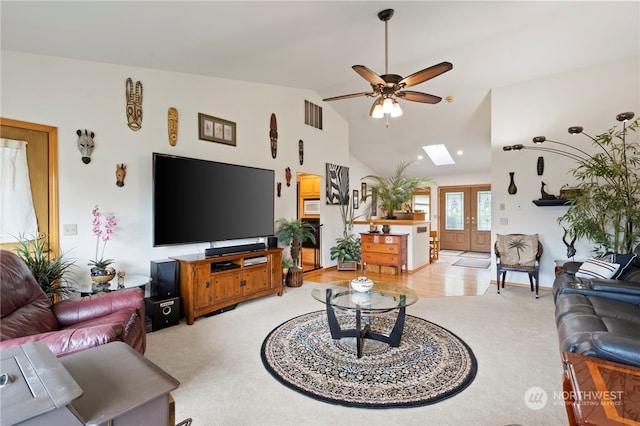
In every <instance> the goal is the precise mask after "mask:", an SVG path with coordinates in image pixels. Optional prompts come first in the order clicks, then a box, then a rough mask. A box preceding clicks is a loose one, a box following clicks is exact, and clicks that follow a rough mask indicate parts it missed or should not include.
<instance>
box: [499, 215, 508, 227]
mask: <svg viewBox="0 0 640 426" xmlns="http://www.w3.org/2000/svg"><path fill="white" fill-rule="evenodd" d="M508 224H509V219H508V218H506V217H501V218H500V225H508Z"/></svg>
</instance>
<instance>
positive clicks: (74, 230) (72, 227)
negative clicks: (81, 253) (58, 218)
mask: <svg viewBox="0 0 640 426" xmlns="http://www.w3.org/2000/svg"><path fill="white" fill-rule="evenodd" d="M62 234H63V235H64V236H65V237H69V236H72V235H78V225H76V224H75V223H74V224H69V225H62Z"/></svg>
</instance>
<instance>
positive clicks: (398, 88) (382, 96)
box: [323, 9, 453, 118]
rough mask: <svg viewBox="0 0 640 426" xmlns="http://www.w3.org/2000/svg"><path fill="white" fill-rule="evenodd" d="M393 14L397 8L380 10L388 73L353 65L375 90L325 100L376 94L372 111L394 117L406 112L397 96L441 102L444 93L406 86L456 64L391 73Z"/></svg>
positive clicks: (445, 63)
mask: <svg viewBox="0 0 640 426" xmlns="http://www.w3.org/2000/svg"><path fill="white" fill-rule="evenodd" d="M392 16H393V9H385V10H383V11H381V12H379V13H378V18H379V19H380V20H381V21H383V22H384V72H385V73H384V74H383V75H378V74H376V73H374V72H373V71H371V70H370V69H369V68H367V67H365V66H364V65H354V66H352V67H351V68H353V70H354V71H355V72H357V73H358V74H360V76H361V77H362V78H364V79H365V80H367V81H368V82H369V83H370V84H371V88H372V90H373V91H371V92H360V93H352V94H350V95H342V96H334V97H332V98H326V99H323V101H325V102H328V101H338V100H341V99H349V98H356V97H360V96H369V97H376V98H377V99H376V100H375V102H374V103H373V105H372V106H371V110H370V111H369V115H370V116H372V117H374V118H382V117H384V115H385V114H390V115H391V117H398V116H400V115H402V109H401V108H400V104H398V101H397V100H396V99H395V98H400V99H406V100H408V101H413V102H422V103H425V104H437V103H438V102H440V101H441V100H442V98H441V97H440V96H435V95H430V94H427V93H422V92H416V91H413V90H404V89H405V88H407V87H411V86H415V85H416V84H420V83H424V82H425V81H427V80H431V79H432V78H434V77H437V76H439V75H440V74H444V73H445V72H447V71H449V70H451V69H452V68H453V65H452V64H451V63H450V62H441V63H439V64H437V65H433V66H431V67H429V68H425V69H423V70H421V71H418V72H416V73H413V74H411V75H410V76H408V77H404V78H403V77H402V76H399V75H397V74H389V37H388V29H387V25H388V22H389V20H390V19H391V17H392Z"/></svg>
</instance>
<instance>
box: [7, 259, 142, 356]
mask: <svg viewBox="0 0 640 426" xmlns="http://www.w3.org/2000/svg"><path fill="white" fill-rule="evenodd" d="M0 286H1V289H0V291H1V292H0V349H5V348H8V347H11V346H16V345H22V344H24V343H27V342H33V341H39V342H42V343H44V344H46V345H47V346H48V347H49V349H51V351H52V352H53V353H54V354H55V355H56V356H58V357H61V356H65V355H70V354H73V353H76V352H80V351H82V350H85V349H89V348H92V347H95V346H99V345H104V344H106V343H110V342H114V341H122V342H124V343H127V344H128V345H129V346H131V347H132V348H133V349H135V350H136V351H138V352H140V353H141V354H144V352H145V349H146V332H145V311H144V293H143V291H142V290H141V289H139V288H136V289H126V290H119V291H112V292H108V293H100V294H97V295H93V296H86V297H83V298H80V299H69V300H63V301H61V302H58V303H55V304H52V303H51V301H50V300H49V298H48V297H47V296H46V295H45V293H44V292H43V291H42V289H41V288H40V285H39V284H38V283H37V282H36V280H35V278H34V277H33V274H32V273H31V271H30V270H29V268H28V267H27V265H26V264H25V263H24V262H23V261H22V259H20V258H19V257H18V256H17V255H16V254H14V253H12V252H10V251H6V250H0Z"/></svg>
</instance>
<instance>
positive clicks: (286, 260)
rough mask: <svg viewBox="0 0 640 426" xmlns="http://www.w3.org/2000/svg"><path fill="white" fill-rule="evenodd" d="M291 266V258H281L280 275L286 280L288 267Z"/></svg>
mask: <svg viewBox="0 0 640 426" xmlns="http://www.w3.org/2000/svg"><path fill="white" fill-rule="evenodd" d="M291 268H293V260H292V259H291V258H290V257H285V258H283V259H282V277H283V278H284V279H285V280H286V279H287V274H288V273H289V269H291Z"/></svg>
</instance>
